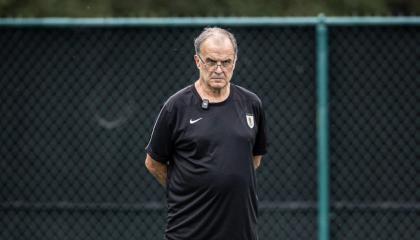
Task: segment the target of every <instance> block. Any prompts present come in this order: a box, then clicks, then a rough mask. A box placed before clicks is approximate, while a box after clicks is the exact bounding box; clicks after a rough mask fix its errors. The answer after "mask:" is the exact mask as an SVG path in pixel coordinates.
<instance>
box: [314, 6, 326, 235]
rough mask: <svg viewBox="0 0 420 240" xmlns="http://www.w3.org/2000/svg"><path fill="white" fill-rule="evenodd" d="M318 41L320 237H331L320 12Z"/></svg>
mask: <svg viewBox="0 0 420 240" xmlns="http://www.w3.org/2000/svg"><path fill="white" fill-rule="evenodd" d="M316 40H317V41H316V42H317V50H316V51H317V54H316V55H317V57H316V61H317V101H318V103H317V142H318V145H317V158H318V239H319V240H328V239H329V160H328V149H329V146H328V136H329V134H328V28H327V26H326V23H325V17H324V15H323V14H320V15H319V17H318V23H317V25H316Z"/></svg>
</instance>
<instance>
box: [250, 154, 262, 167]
mask: <svg viewBox="0 0 420 240" xmlns="http://www.w3.org/2000/svg"><path fill="white" fill-rule="evenodd" d="M252 159H253V160H254V169H257V168H258V167H260V164H261V159H262V155H257V156H253V157H252Z"/></svg>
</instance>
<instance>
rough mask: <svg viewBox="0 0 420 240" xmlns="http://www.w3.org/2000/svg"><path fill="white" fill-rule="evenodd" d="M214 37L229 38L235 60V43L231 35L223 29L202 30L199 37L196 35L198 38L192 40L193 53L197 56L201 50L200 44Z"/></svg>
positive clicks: (236, 52)
mask: <svg viewBox="0 0 420 240" xmlns="http://www.w3.org/2000/svg"><path fill="white" fill-rule="evenodd" d="M216 35H224V36H226V37H228V38H229V40H230V42H231V43H232V45H233V50H234V52H235V58H236V57H237V55H238V45H237V43H236V38H235V36H233V34H232V33H230V32H229V31H227V30H225V29H223V28H219V27H207V28H204V30H203V31H202V32H201V33H200V35H198V37H197V38H196V39H195V40H194V47H195V53H196V54H199V53H200V50H201V49H200V47H201V44H202V43H203V42H204V41H205V40H207V39H208V38H209V37H212V36H216Z"/></svg>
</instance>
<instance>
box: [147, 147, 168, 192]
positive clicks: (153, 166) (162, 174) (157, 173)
mask: <svg viewBox="0 0 420 240" xmlns="http://www.w3.org/2000/svg"><path fill="white" fill-rule="evenodd" d="M144 163H145V165H146V168H147V170H149V172H150V173H151V174H152V175H153V176H154V177H155V178H156V180H157V181H158V182H159V183H160V184H161V185H162V186H163V187H166V176H167V172H168V166H166V164H163V163H160V162H158V161H156V160H154V159H153V158H152V157H150V155H149V154H147V156H146V161H145V162H144Z"/></svg>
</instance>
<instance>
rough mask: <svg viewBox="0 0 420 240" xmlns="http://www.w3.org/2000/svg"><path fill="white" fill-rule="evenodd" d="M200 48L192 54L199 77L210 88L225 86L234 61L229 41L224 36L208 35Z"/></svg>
mask: <svg viewBox="0 0 420 240" xmlns="http://www.w3.org/2000/svg"><path fill="white" fill-rule="evenodd" d="M200 49H201V51H200V53H199V54H198V55H195V56H194V59H195V63H196V65H197V67H198V69H199V70H200V79H201V80H202V81H203V82H204V84H206V85H207V87H209V88H210V89H214V90H220V89H223V88H225V87H226V86H227V84H228V83H229V82H230V80H231V78H232V75H233V70H234V69H235V62H236V59H235V51H234V49H233V45H232V43H231V41H230V40H229V38H227V37H224V36H215V37H210V38H208V39H206V40H205V41H204V42H203V43H202V44H201V48H200Z"/></svg>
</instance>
